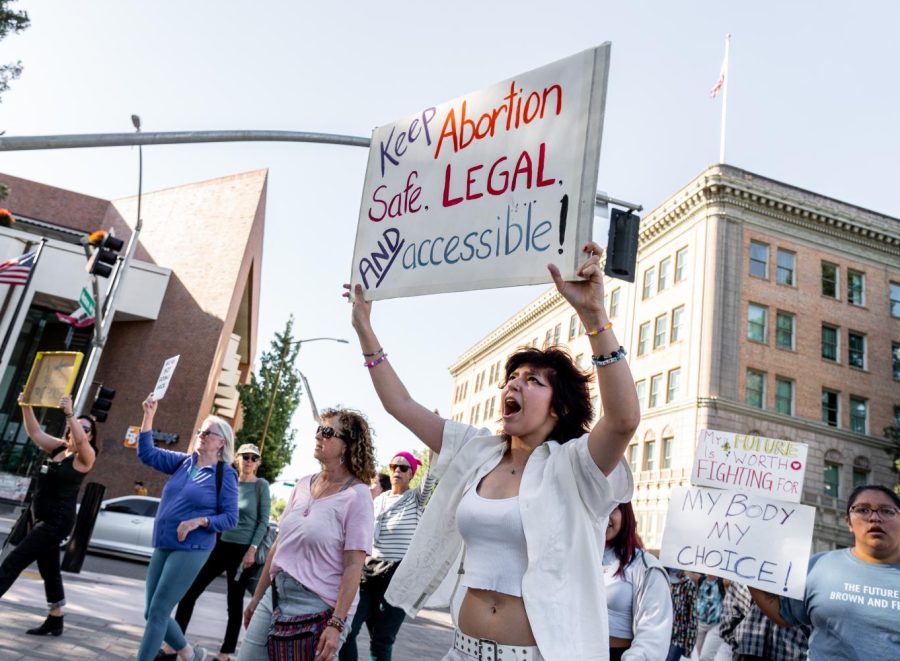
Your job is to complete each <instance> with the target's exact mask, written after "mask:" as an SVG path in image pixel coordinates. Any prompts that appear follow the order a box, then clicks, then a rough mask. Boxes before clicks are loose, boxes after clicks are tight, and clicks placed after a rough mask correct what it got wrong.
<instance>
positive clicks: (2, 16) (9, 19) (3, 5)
mask: <svg viewBox="0 0 900 661" xmlns="http://www.w3.org/2000/svg"><path fill="white" fill-rule="evenodd" d="M15 1H16V0H0V40H2V39H3V38H5V37H6V35H8V34H9V33H10V32H12V33H19V32H22V31H23V30H24V29H25V28H27V27H28V26H29V25H30V24H31V21H29V20H28V14H27V13H26V12H24V11H16V10H14V9H12V8H10V5H11V4H13V3H14V2H15ZM21 75H22V62H21V61H18V62H14V63H10V64H4V65H2V66H0V97H2V94H3V93H4V92H6V91H7V90H9V83H10V81H12V80H15V79H16V78H18V77H19V76H21Z"/></svg>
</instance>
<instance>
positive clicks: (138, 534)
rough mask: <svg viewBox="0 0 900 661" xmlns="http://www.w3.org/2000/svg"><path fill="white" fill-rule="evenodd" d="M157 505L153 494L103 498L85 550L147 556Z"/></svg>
mask: <svg viewBox="0 0 900 661" xmlns="http://www.w3.org/2000/svg"><path fill="white" fill-rule="evenodd" d="M158 508H159V498H154V497H152V496H119V497H118V498H110V499H109V500H104V501H103V503H102V504H101V505H100V512H99V513H98V514H97V521H96V522H95V523H94V532H93V533H92V534H91V541H90V543H89V544H88V551H92V552H98V553H111V554H115V555H127V556H130V557H139V558H146V559H149V558H150V556H151V555H153V521H154V519H155V517H156V510H157V509H158Z"/></svg>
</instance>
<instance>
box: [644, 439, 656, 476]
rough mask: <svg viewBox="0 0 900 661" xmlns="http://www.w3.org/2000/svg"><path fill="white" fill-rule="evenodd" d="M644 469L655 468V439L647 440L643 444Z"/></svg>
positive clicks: (650, 469)
mask: <svg viewBox="0 0 900 661" xmlns="http://www.w3.org/2000/svg"><path fill="white" fill-rule="evenodd" d="M644 470H645V471H652V470H656V441H647V442H646V443H645V444H644Z"/></svg>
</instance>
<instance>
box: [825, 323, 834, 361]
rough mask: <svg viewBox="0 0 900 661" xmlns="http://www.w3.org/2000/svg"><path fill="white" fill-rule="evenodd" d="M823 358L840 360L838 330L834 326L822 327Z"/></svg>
mask: <svg viewBox="0 0 900 661" xmlns="http://www.w3.org/2000/svg"><path fill="white" fill-rule="evenodd" d="M822 358H824V359H825V360H833V361H835V362H837V359H838V329H837V328H835V327H834V326H822Z"/></svg>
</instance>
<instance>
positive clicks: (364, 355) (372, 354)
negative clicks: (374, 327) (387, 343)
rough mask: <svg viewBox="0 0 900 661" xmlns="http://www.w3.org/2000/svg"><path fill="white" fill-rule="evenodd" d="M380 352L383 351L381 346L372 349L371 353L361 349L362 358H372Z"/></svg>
mask: <svg viewBox="0 0 900 661" xmlns="http://www.w3.org/2000/svg"><path fill="white" fill-rule="evenodd" d="M380 353H384V349H383V348H382V347H378V350H377V351H373V352H372V353H366V352H365V351H363V358H374V357H375V356H377V355H378V354H380Z"/></svg>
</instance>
